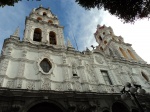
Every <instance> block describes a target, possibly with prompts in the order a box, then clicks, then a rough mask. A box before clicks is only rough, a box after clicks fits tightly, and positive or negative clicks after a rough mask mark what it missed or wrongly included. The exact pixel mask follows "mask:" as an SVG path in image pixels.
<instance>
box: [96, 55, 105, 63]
mask: <svg viewBox="0 0 150 112" xmlns="http://www.w3.org/2000/svg"><path fill="white" fill-rule="evenodd" d="M95 60H96V61H97V62H98V63H99V64H103V63H104V61H103V59H102V58H101V57H98V56H95Z"/></svg>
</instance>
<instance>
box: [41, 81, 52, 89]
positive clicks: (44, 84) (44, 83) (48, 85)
mask: <svg viewBox="0 0 150 112" xmlns="http://www.w3.org/2000/svg"><path fill="white" fill-rule="evenodd" d="M41 89H42V90H50V89H51V82H50V80H49V79H48V78H45V79H43V80H42V84H41Z"/></svg>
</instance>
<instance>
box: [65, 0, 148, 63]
mask: <svg viewBox="0 0 150 112" xmlns="http://www.w3.org/2000/svg"><path fill="white" fill-rule="evenodd" d="M66 1H67V2H70V3H72V4H71V5H72V6H71V9H69V10H67V19H68V24H69V25H70V27H69V28H68V30H70V32H73V33H74V35H75V37H76V38H77V43H78V46H79V50H85V47H90V46H91V45H96V41H95V37H94V33H95V31H96V27H97V24H101V25H103V24H105V25H106V26H111V27H112V28H113V30H114V32H115V34H116V35H118V36H119V35H121V36H122V37H123V38H124V40H125V42H126V43H130V44H132V45H133V46H132V47H133V49H134V50H135V51H136V52H137V54H138V55H139V56H141V57H142V58H143V59H144V60H145V61H147V62H148V63H150V58H149V57H150V52H149V51H150V44H149V42H150V33H149V29H150V21H148V20H147V19H144V20H139V21H137V22H135V23H134V24H123V22H121V20H119V19H117V17H115V16H111V15H110V14H109V13H108V12H106V11H103V10H97V9H96V8H95V9H92V10H90V11H89V10H87V11H85V10H84V9H83V8H81V7H80V6H78V5H77V4H76V3H74V2H73V1H68V0H66ZM73 41H74V40H72V42H73Z"/></svg>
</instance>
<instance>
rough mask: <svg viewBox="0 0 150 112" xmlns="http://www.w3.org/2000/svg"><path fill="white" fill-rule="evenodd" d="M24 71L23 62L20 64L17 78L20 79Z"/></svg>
mask: <svg viewBox="0 0 150 112" xmlns="http://www.w3.org/2000/svg"><path fill="white" fill-rule="evenodd" d="M24 69H25V63H24V62H20V64H19V70H18V75H17V76H20V77H22V76H23V75H24Z"/></svg>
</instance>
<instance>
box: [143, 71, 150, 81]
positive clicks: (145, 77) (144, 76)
mask: <svg viewBox="0 0 150 112" xmlns="http://www.w3.org/2000/svg"><path fill="white" fill-rule="evenodd" d="M141 74H142V76H143V78H144V79H145V80H146V81H147V82H149V78H148V77H147V75H146V74H145V73H144V72H143V71H142V72H141Z"/></svg>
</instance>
